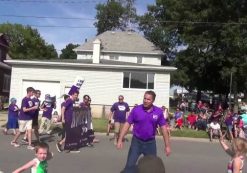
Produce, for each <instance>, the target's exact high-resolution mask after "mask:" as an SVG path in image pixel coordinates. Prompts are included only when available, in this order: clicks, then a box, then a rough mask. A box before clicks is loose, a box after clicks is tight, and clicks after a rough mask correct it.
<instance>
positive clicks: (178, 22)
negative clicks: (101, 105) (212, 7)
mask: <svg viewBox="0 0 247 173" xmlns="http://www.w3.org/2000/svg"><path fill="white" fill-rule="evenodd" d="M0 1H4V0H0ZM1 16H2V17H17V18H40V19H44V18H50V19H65V20H71V19H72V20H92V21H97V19H93V18H81V17H58V16H32V15H30V16H24V15H12V14H0V17H1ZM158 22H160V23H174V24H209V25H247V23H246V22H203V21H172V20H160V21H158ZM151 23H155V21H152V22H151Z"/></svg>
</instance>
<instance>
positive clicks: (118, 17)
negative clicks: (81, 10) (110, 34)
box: [94, 0, 136, 35]
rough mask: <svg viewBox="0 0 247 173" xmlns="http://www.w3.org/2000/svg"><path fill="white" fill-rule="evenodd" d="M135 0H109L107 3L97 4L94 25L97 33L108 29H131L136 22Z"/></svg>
mask: <svg viewBox="0 0 247 173" xmlns="http://www.w3.org/2000/svg"><path fill="white" fill-rule="evenodd" d="M134 2H135V0H108V1H107V3H105V4H97V5H96V10H97V14H96V19H97V22H95V23H94V26H95V27H96V28H97V35H98V34H101V33H103V32H105V31H108V30H122V31H125V30H129V29H131V28H132V27H131V26H130V25H132V24H134V23H135V22H136V9H135V7H134Z"/></svg>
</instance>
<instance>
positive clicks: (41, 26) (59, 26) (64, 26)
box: [27, 25, 95, 29]
mask: <svg viewBox="0 0 247 173" xmlns="http://www.w3.org/2000/svg"><path fill="white" fill-rule="evenodd" d="M27 26H33V27H37V28H84V29H86V28H95V27H93V26H66V25H27Z"/></svg>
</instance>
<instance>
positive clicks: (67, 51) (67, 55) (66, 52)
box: [60, 43, 79, 59]
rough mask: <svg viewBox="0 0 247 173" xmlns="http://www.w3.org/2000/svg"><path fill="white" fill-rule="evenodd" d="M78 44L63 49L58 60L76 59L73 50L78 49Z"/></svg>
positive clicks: (70, 44)
mask: <svg viewBox="0 0 247 173" xmlns="http://www.w3.org/2000/svg"><path fill="white" fill-rule="evenodd" d="M78 46H79V44H72V43H69V44H68V45H66V47H65V48H64V49H62V50H61V52H62V53H61V55H60V59H76V56H77V55H76V53H75V52H74V51H73V49H74V48H76V47H78Z"/></svg>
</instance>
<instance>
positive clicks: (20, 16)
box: [0, 14, 96, 20]
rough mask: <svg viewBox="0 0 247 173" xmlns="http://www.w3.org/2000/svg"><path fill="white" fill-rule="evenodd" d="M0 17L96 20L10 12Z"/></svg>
mask: <svg viewBox="0 0 247 173" xmlns="http://www.w3.org/2000/svg"><path fill="white" fill-rule="evenodd" d="M0 16H2V17H18V18H39V19H46V18H49V19H73V20H96V19H93V18H81V17H57V16H23V15H12V14H0Z"/></svg>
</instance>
